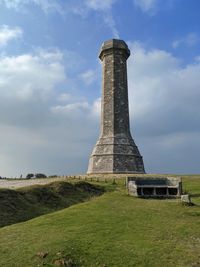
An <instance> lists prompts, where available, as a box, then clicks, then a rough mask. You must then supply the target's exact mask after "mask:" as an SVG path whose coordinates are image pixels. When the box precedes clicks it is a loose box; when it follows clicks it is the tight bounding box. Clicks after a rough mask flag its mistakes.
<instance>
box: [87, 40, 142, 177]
mask: <svg viewBox="0 0 200 267" xmlns="http://www.w3.org/2000/svg"><path fill="white" fill-rule="evenodd" d="M129 56H130V50H129V49H128V46H127V45H126V43H125V42H124V41H122V40H116V39H113V40H109V41H106V42H104V43H103V45H102V48H101V51H100V55H99V58H100V59H101V61H102V65H103V81H102V84H103V86H102V100H101V133H100V137H99V140H98V141H97V143H96V145H95V147H94V149H93V152H92V154H91V157H90V161H89V167H88V174H93V173H144V172H145V171H144V165H143V160H142V157H141V155H140V152H139V150H138V148H137V146H136V145H135V143H134V141H133V139H132V137H131V133H130V126H129V109H128V86H127V67H126V60H127V59H128V57H129Z"/></svg>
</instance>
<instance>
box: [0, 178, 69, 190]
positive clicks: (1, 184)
mask: <svg viewBox="0 0 200 267" xmlns="http://www.w3.org/2000/svg"><path fill="white" fill-rule="evenodd" d="M62 180H66V178H63V177H58V178H45V179H29V180H15V179H9V180H4V179H0V188H10V189H15V188H20V187H24V186H30V185H36V184H38V185H42V184H48V183H51V182H54V181H62Z"/></svg>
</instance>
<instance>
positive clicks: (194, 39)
mask: <svg viewBox="0 0 200 267" xmlns="http://www.w3.org/2000/svg"><path fill="white" fill-rule="evenodd" d="M199 43H200V36H199V35H198V34H197V33H195V32H192V33H189V34H187V35H186V36H185V37H183V38H181V39H178V40H175V41H174V42H173V43H172V47H173V48H178V47H180V46H181V45H184V46H189V47H192V46H195V45H197V44H199Z"/></svg>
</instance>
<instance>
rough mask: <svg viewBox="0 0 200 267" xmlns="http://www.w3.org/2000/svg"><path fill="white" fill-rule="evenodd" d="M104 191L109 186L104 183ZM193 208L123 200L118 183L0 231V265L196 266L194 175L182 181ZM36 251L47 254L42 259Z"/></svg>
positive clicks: (199, 228)
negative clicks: (76, 201) (73, 203)
mask: <svg viewBox="0 0 200 267" xmlns="http://www.w3.org/2000/svg"><path fill="white" fill-rule="evenodd" d="M106 186H108V187H113V186H112V185H111V184H109V182H108V183H107V185H106ZM184 188H185V190H187V191H189V192H190V193H191V194H192V195H193V197H192V201H193V202H194V203H195V204H196V205H194V206H191V207H187V206H183V205H181V203H180V202H179V200H156V199H153V200H149V199H139V198H134V197H130V196H127V194H126V192H125V190H124V189H123V186H122V183H121V184H120V185H117V186H116V188H115V191H110V192H106V193H105V194H104V195H102V196H100V197H98V198H92V199H91V201H88V202H84V203H81V204H77V205H73V206H71V207H69V208H67V209H63V210H60V211H57V212H54V213H51V214H47V215H43V216H40V217H38V218H35V219H32V220H30V221H27V222H23V223H18V224H15V225H12V226H7V227H3V228H1V229H0V255H1V256H0V266H2V267H3V266H6V267H9V266H14V267H18V266H19V267H29V266H34V267H35V266H55V264H54V263H55V260H61V261H62V260H63V264H64V261H65V265H60V266H71V267H72V266H77V267H78V266H85V267H90V266H91V267H95V266H98V267H103V266H104V267H106V266H107V267H112V266H113V267H114V266H116V267H117V266H119V267H133V266H139V267H151V266H152V267H157V266H163V267H168V266H170V267H171V266H173V267H174V266H177V267H178V266H179V267H184V266H185V267H198V266H200V254H199V249H200V176H199V177H194V178H193V177H191V178H188V177H185V178H184ZM38 252H48V255H47V257H45V258H44V259H43V258H41V257H38V256H36V255H37V253H38Z"/></svg>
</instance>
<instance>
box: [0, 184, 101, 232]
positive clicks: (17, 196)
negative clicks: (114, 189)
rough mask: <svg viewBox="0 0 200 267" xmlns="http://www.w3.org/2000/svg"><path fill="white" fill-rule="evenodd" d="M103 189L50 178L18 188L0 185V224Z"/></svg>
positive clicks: (7, 223)
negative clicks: (47, 180) (46, 180)
mask: <svg viewBox="0 0 200 267" xmlns="http://www.w3.org/2000/svg"><path fill="white" fill-rule="evenodd" d="M103 192H104V188H103V187H99V186H94V185H91V184H89V183H86V182H78V183H68V182H62V181H58V182H53V183H50V184H47V185H40V186H39V185H35V186H30V187H26V188H21V189H18V190H10V189H0V227H1V226H5V225H9V224H13V223H17V222H22V221H26V220H28V219H31V218H34V217H36V216H39V215H42V214H45V213H49V212H52V211H55V210H59V209H63V208H66V207H69V206H71V205H73V204H77V203H79V202H83V201H85V200H88V199H89V198H91V197H93V196H97V195H100V194H102V193H103Z"/></svg>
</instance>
